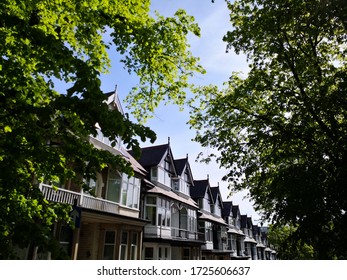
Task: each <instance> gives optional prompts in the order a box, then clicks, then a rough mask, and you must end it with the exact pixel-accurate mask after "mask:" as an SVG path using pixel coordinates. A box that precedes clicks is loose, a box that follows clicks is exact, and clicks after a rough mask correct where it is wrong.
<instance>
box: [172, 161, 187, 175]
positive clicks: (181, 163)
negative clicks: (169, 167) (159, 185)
mask: <svg viewBox="0 0 347 280" xmlns="http://www.w3.org/2000/svg"><path fill="white" fill-rule="evenodd" d="M187 164H188V159H187V158H181V159H175V166H176V170H177V175H182V174H183V171H184V168H185V167H186V165H187Z"/></svg>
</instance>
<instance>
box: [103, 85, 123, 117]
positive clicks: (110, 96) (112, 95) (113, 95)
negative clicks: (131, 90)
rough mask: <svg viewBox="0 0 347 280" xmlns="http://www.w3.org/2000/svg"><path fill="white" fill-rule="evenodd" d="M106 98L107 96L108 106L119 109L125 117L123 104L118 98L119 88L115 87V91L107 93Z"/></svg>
mask: <svg viewBox="0 0 347 280" xmlns="http://www.w3.org/2000/svg"><path fill="white" fill-rule="evenodd" d="M104 94H105V96H107V100H106V103H107V104H108V105H113V106H115V107H116V108H117V110H118V111H119V112H120V113H122V115H124V111H123V107H122V104H121V102H120V100H119V96H118V93H117V86H116V87H115V89H114V91H111V92H106V93H104Z"/></svg>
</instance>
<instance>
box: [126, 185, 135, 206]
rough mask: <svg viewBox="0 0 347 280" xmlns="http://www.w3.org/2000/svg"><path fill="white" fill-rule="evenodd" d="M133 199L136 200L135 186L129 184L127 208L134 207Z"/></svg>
mask: <svg viewBox="0 0 347 280" xmlns="http://www.w3.org/2000/svg"><path fill="white" fill-rule="evenodd" d="M133 198H134V185H132V184H129V185H128V191H127V194H126V202H127V204H126V206H128V207H133Z"/></svg>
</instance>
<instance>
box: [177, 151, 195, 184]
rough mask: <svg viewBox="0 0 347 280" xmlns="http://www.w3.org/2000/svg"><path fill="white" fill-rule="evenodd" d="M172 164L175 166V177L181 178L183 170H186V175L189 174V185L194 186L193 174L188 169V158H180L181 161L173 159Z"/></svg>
mask: <svg viewBox="0 0 347 280" xmlns="http://www.w3.org/2000/svg"><path fill="white" fill-rule="evenodd" d="M174 162H175V166H176V172H177V175H179V176H183V175H184V174H183V172H184V171H185V170H188V174H189V177H190V180H191V183H192V185H194V178H193V173H192V170H191V169H190V164H189V161H188V157H186V158H181V159H175V160H174Z"/></svg>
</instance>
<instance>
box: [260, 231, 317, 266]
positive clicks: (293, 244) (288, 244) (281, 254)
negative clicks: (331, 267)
mask: <svg viewBox="0 0 347 280" xmlns="http://www.w3.org/2000/svg"><path fill="white" fill-rule="evenodd" d="M296 230H297V228H296V227H294V226H289V225H286V226H275V225H270V227H269V231H268V233H267V238H268V241H269V242H270V244H271V245H273V246H274V247H275V248H276V257H277V258H278V259H280V260H310V259H313V258H314V255H315V254H314V250H313V247H312V246H310V245H307V244H306V243H304V242H303V241H302V240H301V239H300V238H298V237H297V236H296Z"/></svg>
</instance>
